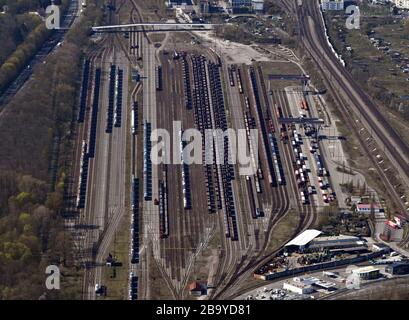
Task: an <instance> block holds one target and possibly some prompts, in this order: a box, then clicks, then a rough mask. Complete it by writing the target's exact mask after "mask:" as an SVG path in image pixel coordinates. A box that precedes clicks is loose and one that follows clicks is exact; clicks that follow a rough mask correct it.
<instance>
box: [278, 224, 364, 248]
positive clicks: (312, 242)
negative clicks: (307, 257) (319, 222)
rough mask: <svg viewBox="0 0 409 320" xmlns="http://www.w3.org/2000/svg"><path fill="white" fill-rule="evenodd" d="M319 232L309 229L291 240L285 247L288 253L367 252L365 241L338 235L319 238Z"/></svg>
mask: <svg viewBox="0 0 409 320" xmlns="http://www.w3.org/2000/svg"><path fill="white" fill-rule="evenodd" d="M320 235H321V231H318V230H314V229H309V230H306V231H304V232H302V233H301V234H299V235H298V236H297V237H295V238H294V239H293V240H291V241H290V242H288V243H287V244H286V245H285V247H286V249H287V250H289V251H294V250H296V251H305V250H306V249H308V250H309V251H320V250H330V251H331V252H334V253H335V252H337V251H344V252H357V251H367V246H366V243H365V241H363V240H361V239H360V238H358V237H355V236H347V235H339V236H330V237H325V236H320Z"/></svg>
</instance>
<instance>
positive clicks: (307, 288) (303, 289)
mask: <svg viewBox="0 0 409 320" xmlns="http://www.w3.org/2000/svg"><path fill="white" fill-rule="evenodd" d="M283 289H284V290H287V291H290V292H294V293H297V294H309V293H311V292H313V291H314V289H313V288H312V285H310V284H307V283H304V282H298V281H294V280H290V281H287V282H284V284H283Z"/></svg>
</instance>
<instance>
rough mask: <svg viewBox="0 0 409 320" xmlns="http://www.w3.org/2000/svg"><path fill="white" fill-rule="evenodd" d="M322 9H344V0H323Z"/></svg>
mask: <svg viewBox="0 0 409 320" xmlns="http://www.w3.org/2000/svg"><path fill="white" fill-rule="evenodd" d="M321 9H322V10H324V11H328V10H344V0H321Z"/></svg>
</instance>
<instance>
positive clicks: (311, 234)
mask: <svg viewBox="0 0 409 320" xmlns="http://www.w3.org/2000/svg"><path fill="white" fill-rule="evenodd" d="M320 234H321V231H318V230H315V229H308V230H305V231H304V232H302V233H300V234H299V235H298V236H296V237H295V238H294V239H293V240H291V241H290V242H288V243H287V244H286V245H285V247H292V246H294V247H297V248H298V249H300V250H302V249H304V248H305V246H306V245H308V244H309V243H310V242H311V241H312V240H314V239H315V238H316V237H318V236H319V235H320Z"/></svg>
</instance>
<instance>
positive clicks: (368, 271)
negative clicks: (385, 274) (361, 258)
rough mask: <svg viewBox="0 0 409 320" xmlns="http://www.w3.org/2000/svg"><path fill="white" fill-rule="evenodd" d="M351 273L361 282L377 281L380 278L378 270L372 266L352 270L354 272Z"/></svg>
mask: <svg viewBox="0 0 409 320" xmlns="http://www.w3.org/2000/svg"><path fill="white" fill-rule="evenodd" d="M352 273H353V274H356V275H358V276H359V279H361V280H373V279H378V278H379V276H380V272H379V269H377V268H375V267H373V266H368V267H363V268H358V269H354V270H352Z"/></svg>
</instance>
